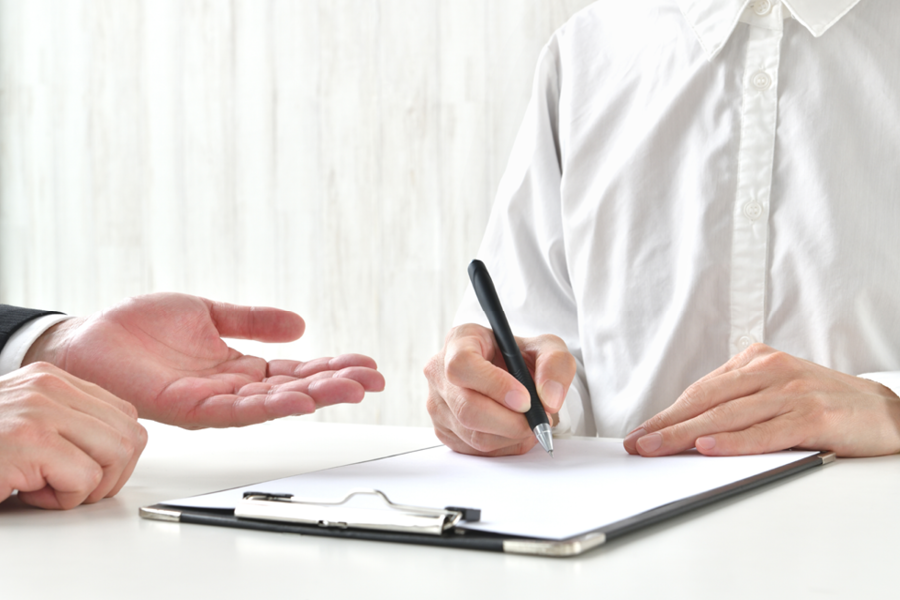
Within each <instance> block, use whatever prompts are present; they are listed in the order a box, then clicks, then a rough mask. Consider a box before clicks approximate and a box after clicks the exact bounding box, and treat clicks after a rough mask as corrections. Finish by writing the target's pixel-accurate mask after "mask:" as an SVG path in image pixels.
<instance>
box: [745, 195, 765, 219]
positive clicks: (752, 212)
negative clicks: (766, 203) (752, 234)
mask: <svg viewBox="0 0 900 600" xmlns="http://www.w3.org/2000/svg"><path fill="white" fill-rule="evenodd" d="M762 211H763V207H762V204H760V203H759V202H756V201H755V200H754V201H753V202H748V203H747V204H745V205H744V216H745V217H747V218H748V219H750V220H751V221H755V220H757V219H758V218H759V217H760V215H762Z"/></svg>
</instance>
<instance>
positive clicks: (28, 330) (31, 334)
mask: <svg viewBox="0 0 900 600" xmlns="http://www.w3.org/2000/svg"><path fill="white" fill-rule="evenodd" d="M74 318H75V317H72V316H69V315H44V316H43V317H38V318H37V319H32V320H31V321H29V322H28V323H26V324H25V325H23V326H22V327H20V328H19V329H18V330H16V332H15V333H14V334H12V336H11V337H10V338H9V341H8V342H6V345H5V346H3V348H2V349H0V377H2V376H3V375H6V374H8V373H12V372H13V371H15V370H16V369H19V368H21V367H22V360H24V358H25V355H26V354H27V353H28V350H29V349H30V348H31V345H32V344H34V342H36V341H37V339H38V338H39V337H41V335H42V334H43V333H44V332H45V331H47V330H48V329H50V328H51V327H53V326H54V325H56V324H57V323H61V322H63V321H65V320H66V319H74Z"/></svg>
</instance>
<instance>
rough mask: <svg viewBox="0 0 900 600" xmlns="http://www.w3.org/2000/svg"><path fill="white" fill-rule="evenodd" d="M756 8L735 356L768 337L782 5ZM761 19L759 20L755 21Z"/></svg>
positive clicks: (741, 183)
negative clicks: (770, 245) (769, 219)
mask: <svg viewBox="0 0 900 600" xmlns="http://www.w3.org/2000/svg"><path fill="white" fill-rule="evenodd" d="M751 9H752V11H753V12H754V13H756V15H757V16H756V17H754V18H753V19H751V20H750V23H751V24H750V35H749V39H748V41H747V55H746V58H745V61H744V86H743V90H742V94H743V96H742V107H741V128H740V140H739V148H738V160H737V166H738V169H737V190H736V198H735V204H734V217H733V231H732V234H733V235H732V250H731V269H732V271H731V332H730V335H729V350H730V352H731V354H737V353H739V352H742V351H743V350H746V349H747V348H748V347H750V345H752V344H753V343H755V342H757V341H763V340H764V339H765V336H764V324H765V300H766V280H767V277H768V270H767V267H768V265H767V261H768V251H767V245H768V230H769V223H768V215H769V209H768V207H769V196H770V193H771V187H772V161H773V160H774V152H775V125H776V114H777V111H778V62H779V56H780V52H781V36H782V29H781V27H782V18H781V17H782V6H781V4H780V2H778V1H777V0H757V1H756V2H754V3H753V4H752V5H751ZM757 19H759V23H758V24H755V23H754V21H756V20H757Z"/></svg>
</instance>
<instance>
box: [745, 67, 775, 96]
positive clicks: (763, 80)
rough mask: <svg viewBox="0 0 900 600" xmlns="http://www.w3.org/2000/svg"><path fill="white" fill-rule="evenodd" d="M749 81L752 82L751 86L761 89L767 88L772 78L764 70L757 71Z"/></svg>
mask: <svg viewBox="0 0 900 600" xmlns="http://www.w3.org/2000/svg"><path fill="white" fill-rule="evenodd" d="M750 82H751V83H752V84H753V87H755V88H756V89H758V90H760V91H762V90H767V89H769V86H771V85H772V78H771V77H769V74H768V73H766V72H765V71H757V72H756V73H754V74H753V77H751V78H750Z"/></svg>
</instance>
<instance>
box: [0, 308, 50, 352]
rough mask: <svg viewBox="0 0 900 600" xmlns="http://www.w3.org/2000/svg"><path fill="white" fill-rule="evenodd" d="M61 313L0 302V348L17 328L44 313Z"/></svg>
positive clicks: (0, 348)
mask: <svg viewBox="0 0 900 600" xmlns="http://www.w3.org/2000/svg"><path fill="white" fill-rule="evenodd" d="M58 314H61V313H59V312H58V311H55V310H34V309H31V308H19V307H18V306H10V305H8V304H0V350H2V349H3V347H4V346H5V345H6V342H8V341H9V338H10V337H11V336H12V334H14V333H15V332H16V331H17V330H18V329H19V328H21V327H22V326H23V325H25V324H26V323H28V321H31V320H32V319H37V318H38V317H43V316H44V315H58Z"/></svg>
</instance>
